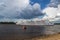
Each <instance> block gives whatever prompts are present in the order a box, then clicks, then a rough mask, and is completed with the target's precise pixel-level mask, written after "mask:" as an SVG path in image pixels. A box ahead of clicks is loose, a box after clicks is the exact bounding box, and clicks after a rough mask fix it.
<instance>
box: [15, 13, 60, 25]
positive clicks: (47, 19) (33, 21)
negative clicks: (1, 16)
mask: <svg viewBox="0 0 60 40" xmlns="http://www.w3.org/2000/svg"><path fill="white" fill-rule="evenodd" d="M58 20H60V15H59V14H57V15H56V16H55V17H53V18H52V17H48V16H45V17H44V18H42V19H39V18H34V19H20V20H19V21H17V22H16V25H30V26H33V25H34V26H36V25H37V26H38V25H40V26H45V25H48V26H49V25H54V24H56V23H58V22H57V21H58Z"/></svg>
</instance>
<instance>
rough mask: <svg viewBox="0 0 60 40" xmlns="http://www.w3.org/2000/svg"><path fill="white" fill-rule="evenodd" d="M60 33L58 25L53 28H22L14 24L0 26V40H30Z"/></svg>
mask: <svg viewBox="0 0 60 40" xmlns="http://www.w3.org/2000/svg"><path fill="white" fill-rule="evenodd" d="M58 32H60V25H55V26H27V29H26V30H24V29H23V28H22V26H20V25H15V24H0V40H26V39H27V40H28V39H29V40H32V38H34V37H38V36H40V37H41V36H42V35H48V34H56V33H58Z"/></svg>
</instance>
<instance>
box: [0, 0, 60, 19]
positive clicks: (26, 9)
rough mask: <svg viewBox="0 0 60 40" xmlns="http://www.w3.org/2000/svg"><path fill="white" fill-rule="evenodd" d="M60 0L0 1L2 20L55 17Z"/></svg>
mask: <svg viewBox="0 0 60 40" xmlns="http://www.w3.org/2000/svg"><path fill="white" fill-rule="evenodd" d="M58 13H60V0H0V20H6V19H32V18H38V17H41V16H42V17H44V16H45V15H48V16H49V17H55V16H56V15H57V14H58Z"/></svg>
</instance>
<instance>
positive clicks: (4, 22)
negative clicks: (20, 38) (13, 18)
mask: <svg viewBox="0 0 60 40" xmlns="http://www.w3.org/2000/svg"><path fill="white" fill-rule="evenodd" d="M0 24H16V23H14V22H0Z"/></svg>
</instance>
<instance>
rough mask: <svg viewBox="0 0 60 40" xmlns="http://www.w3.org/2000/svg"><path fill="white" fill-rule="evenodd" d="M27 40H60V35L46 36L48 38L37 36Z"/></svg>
mask: <svg viewBox="0 0 60 40" xmlns="http://www.w3.org/2000/svg"><path fill="white" fill-rule="evenodd" d="M29 40H60V34H54V35H48V36H39V37H35V38H32V39H29Z"/></svg>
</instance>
